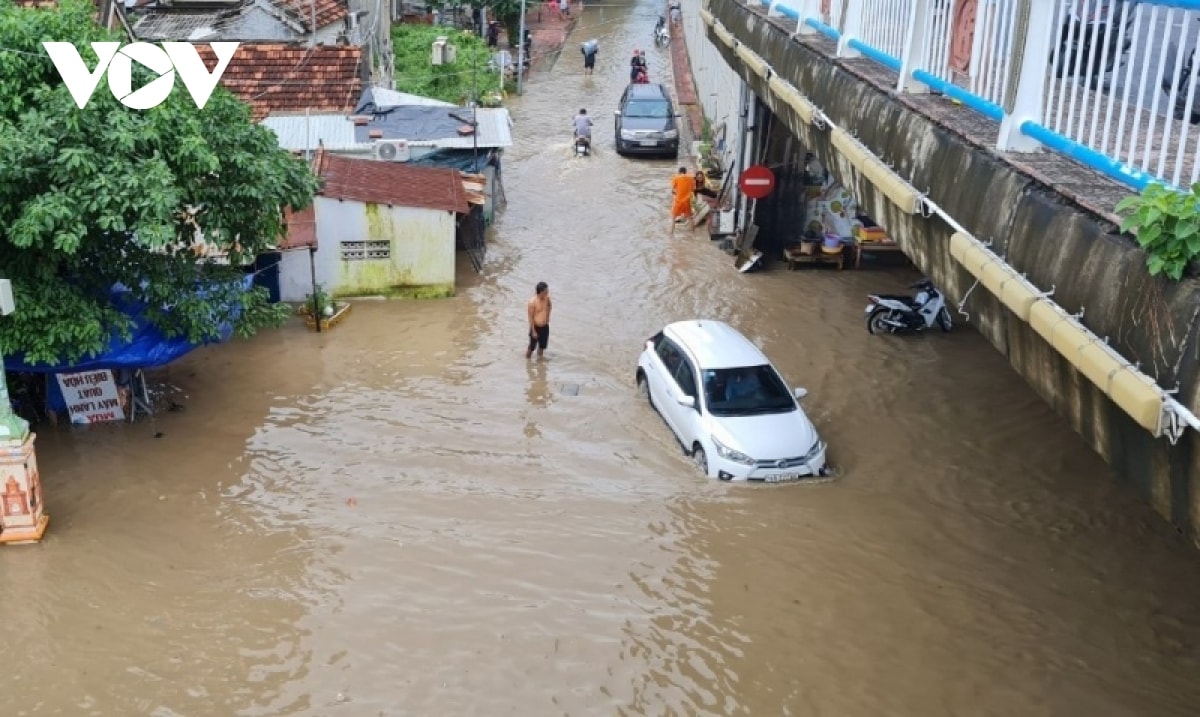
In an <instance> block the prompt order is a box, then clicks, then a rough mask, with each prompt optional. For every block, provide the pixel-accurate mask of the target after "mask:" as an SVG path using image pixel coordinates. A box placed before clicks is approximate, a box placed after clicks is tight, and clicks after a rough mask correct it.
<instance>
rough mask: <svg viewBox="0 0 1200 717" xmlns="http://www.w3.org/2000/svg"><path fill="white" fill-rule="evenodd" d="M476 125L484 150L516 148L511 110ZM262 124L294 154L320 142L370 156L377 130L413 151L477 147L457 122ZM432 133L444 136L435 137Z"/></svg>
mask: <svg viewBox="0 0 1200 717" xmlns="http://www.w3.org/2000/svg"><path fill="white" fill-rule="evenodd" d="M450 107H454V105H450ZM423 114H424V113H423ZM456 114H458V115H459V116H460V117H464V118H467V119H470V117H471V110H470V108H466V107H460V108H458V111H457V112H456ZM476 121H477V122H478V123H479V128H478V131H479V144H478V147H479V148H480V149H496V148H505V147H511V146H513V138H512V119H511V118H510V117H509V114H508V110H506V109H504V108H502V107H500V108H484V107H480V108H479V109H478V110H477V112H476ZM259 124H261V125H263V126H264V127H267V128H268V129H270V130H271V131H273V132H274V133H275V135H276V136H277V137H278V138H279V146H280V147H281V148H283V149H286V150H289V151H292V152H305V151H309V150H315V149H317V146H318V142H320V144H322V145H323V146H324V147H325V149H327V150H329V151H331V152H355V151H359V152H370V151H371V145H372V144H373V143H374V142H373V140H372V139H370V138H368V136H367V134H368V132H369V131H370V130H373V129H378V130H382V131H383V137H380V138H379V139H407V140H408V143H409V145H410V146H412V147H433V148H435V149H472V148H473V147H475V146H477V145H476V144H475V140H474V139H473V138H472V136H471V135H469V134H468V135H459V134H458V133H457V131H456V130H457V128H458V127H460V126H462V125H461V123H460V122H458V121H457V120H453V119H449V120H443V122H442V123H441V126H436V127H432V128H431V127H429V126H428V124H429V123H420V122H419V121H418V120H417V119H416V118H414V119H413V121H412V124H411V125H410V124H409V122H407V121H403V120H400V121H379V120H374V121H371V122H369V123H368V124H366V125H364V126H358V127H356V126H355V124H354V122H352V121H351V120H350V119H349V118H348V116H347V115H345V114H328V113H321V114H316V113H313V114H310V115H308V116H305V115H303V114H272V115H270V116H269V117H267V118H266V119H264V120H262V121H261V122H260V123H259ZM431 133H432V134H434V135H443V136H432V137H431V136H429V134H431ZM422 135H425V136H422Z"/></svg>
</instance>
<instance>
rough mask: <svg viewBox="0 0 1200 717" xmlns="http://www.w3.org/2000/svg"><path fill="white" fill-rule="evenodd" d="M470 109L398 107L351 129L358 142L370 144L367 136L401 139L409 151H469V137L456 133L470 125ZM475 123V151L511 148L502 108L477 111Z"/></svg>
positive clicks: (471, 144)
mask: <svg viewBox="0 0 1200 717" xmlns="http://www.w3.org/2000/svg"><path fill="white" fill-rule="evenodd" d="M471 113H472V109H471V108H470V107H455V108H450V107H431V106H427V105H402V106H399V107H391V108H389V109H388V110H387V111H386V112H382V113H379V114H373V115H368V117H369V118H370V119H369V121H368V122H367V124H365V125H358V126H356V127H355V131H354V133H355V136H356V137H357V138H358V140H359V141H360V142H370V141H371V139H370V134H371V132H374V131H378V132H380V133H381V134H382V136H380V137H378V139H405V140H408V143H409V144H410V145H411V146H413V147H434V148H437V149H471V148H472V147H475V146H476V143H475V140H474V139H473V138H472V135H471V134H465V135H464V134H459V129H460V128H462V127H463V126H464V124H466V123H469V122H470V121H471ZM475 121H476V122H478V123H479V128H478V133H477V134H478V137H479V143H478V147H479V148H481V149H495V148H505V147H511V146H513V138H512V119H511V118H510V117H509V114H508V110H506V109H504V108H503V107H479V108H478V109H477V112H476V116H475Z"/></svg>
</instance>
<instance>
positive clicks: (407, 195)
mask: <svg viewBox="0 0 1200 717" xmlns="http://www.w3.org/2000/svg"><path fill="white" fill-rule="evenodd" d="M316 166H317V174H318V175H319V176H320V177H321V178H322V179H323V180H324V184H323V185H322V187H321V191H320V195H321V196H323V197H329V198H331V199H348V200H351V201H356V202H369V203H371V204H398V205H400V206H403V207H420V208H424V209H444V210H446V211H451V212H458V213H459V214H466V213H467V212H468V211H470V206H468V204H467V193H466V190H464V189H463V183H462V176H461V174H460V173H459V172H458V170H456V169H446V168H442V167H413V166H410V165H407V164H402V163H400V162H381V161H376V160H373V159H347V158H346V157H339V156H337V155H333V154H329V153H328V152H321V151H318V153H317V159H316Z"/></svg>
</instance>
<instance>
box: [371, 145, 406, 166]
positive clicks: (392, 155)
mask: <svg viewBox="0 0 1200 717" xmlns="http://www.w3.org/2000/svg"><path fill="white" fill-rule="evenodd" d="M374 153H375V159H378V160H380V161H382V162H407V161H408V159H409V152H408V140H406V139H381V140H377V141H376V142H375V146H374Z"/></svg>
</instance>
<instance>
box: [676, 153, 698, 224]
mask: <svg viewBox="0 0 1200 717" xmlns="http://www.w3.org/2000/svg"><path fill="white" fill-rule="evenodd" d="M671 192H672V193H673V194H674V195H675V196H674V199H673V201H672V202H671V233H672V234H674V233H675V225H676V224H680V223H683V222H686V221H688V219H690V218H691V216H692V195H693V194H695V193H696V178H695V177H693V176H692V175H690V174H688V171H687V167H680V168H679V174H676V175H675V176H674V177H672V178H671Z"/></svg>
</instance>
